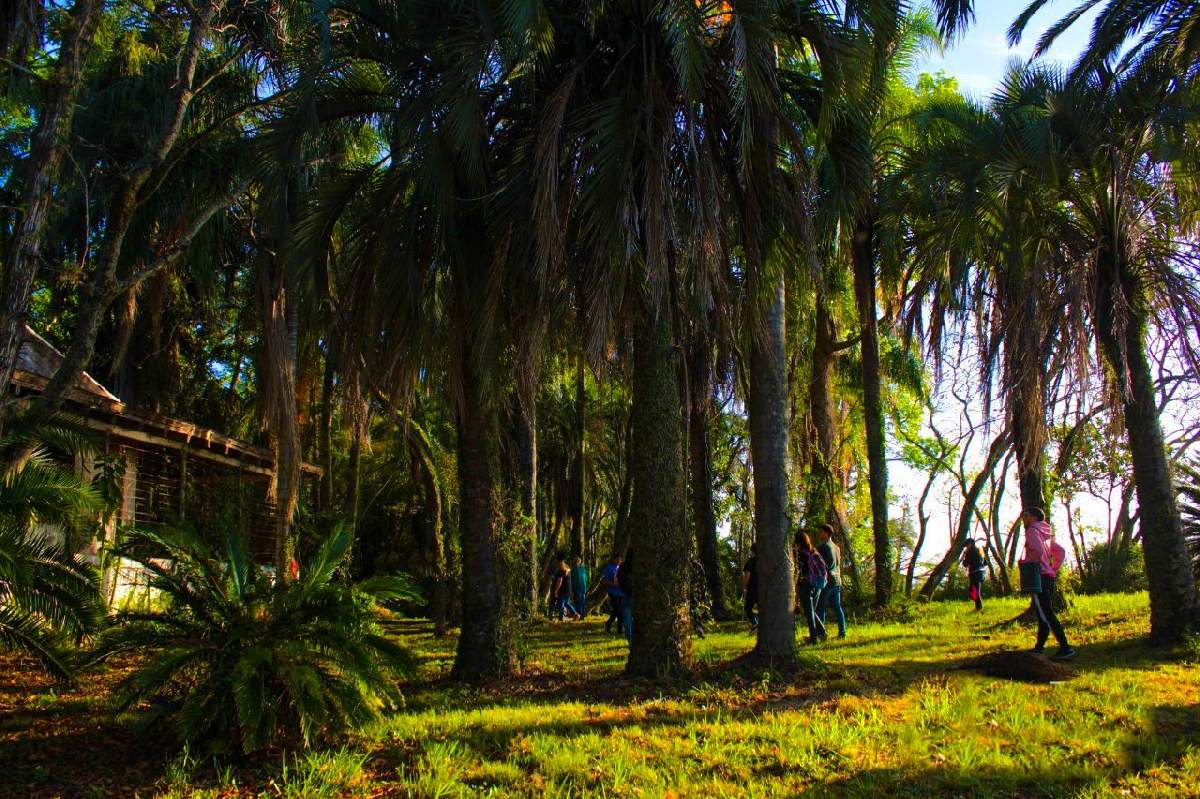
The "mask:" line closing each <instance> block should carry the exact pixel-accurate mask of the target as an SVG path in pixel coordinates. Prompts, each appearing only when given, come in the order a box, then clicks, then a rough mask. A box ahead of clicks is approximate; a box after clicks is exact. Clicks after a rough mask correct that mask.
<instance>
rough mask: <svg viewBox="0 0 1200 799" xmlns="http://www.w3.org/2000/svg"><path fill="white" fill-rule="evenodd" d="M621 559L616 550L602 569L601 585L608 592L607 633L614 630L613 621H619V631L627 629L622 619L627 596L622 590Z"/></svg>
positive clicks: (605, 627) (605, 626)
mask: <svg viewBox="0 0 1200 799" xmlns="http://www.w3.org/2000/svg"><path fill="white" fill-rule="evenodd" d="M621 561H622V558H621V555H620V554H619V553H615V552H614V553H613V556H612V558H610V559H609V561H608V563H607V564H606V565H605V567H604V568H603V569H601V570H600V587H601V588H603V589H604V590H605V591H606V592H607V593H608V618H607V619H606V620H605V621H604V632H606V633H607V632H612V624H613V622H616V623H617V632H618V633H622V632H624V630H625V627H624V623H623V622H622V620H621V603H622V601H623V599H624V596H625V595H624V594H623V593H622V592H621V582H620V578H619V575H620V572H621Z"/></svg>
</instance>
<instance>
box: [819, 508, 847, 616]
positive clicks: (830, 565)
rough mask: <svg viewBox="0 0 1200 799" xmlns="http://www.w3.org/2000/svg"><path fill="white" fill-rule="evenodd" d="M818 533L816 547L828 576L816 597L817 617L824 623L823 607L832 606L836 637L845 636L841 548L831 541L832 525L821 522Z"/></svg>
mask: <svg viewBox="0 0 1200 799" xmlns="http://www.w3.org/2000/svg"><path fill="white" fill-rule="evenodd" d="M818 535H819V536H820V538H821V543H820V545H819V546H818V547H817V552H818V553H820V555H821V558H822V560H824V561H825V569H826V571H827V572H828V575H829V576H828V578H827V579H826V582H825V588H823V589H822V590H821V595H820V598H818V599H817V618H818V619H820V621H821V623H822V624H824V623H825V609H826V608H832V609H833V615H834V617H835V618H836V619H837V625H838V638H839V639H840V638H845V637H846V611H844V610H842V550H841V549H840V548H839V547H838V545H837V544H835V543H833V525H831V524H822V525H821V527H820V529H819V530H818Z"/></svg>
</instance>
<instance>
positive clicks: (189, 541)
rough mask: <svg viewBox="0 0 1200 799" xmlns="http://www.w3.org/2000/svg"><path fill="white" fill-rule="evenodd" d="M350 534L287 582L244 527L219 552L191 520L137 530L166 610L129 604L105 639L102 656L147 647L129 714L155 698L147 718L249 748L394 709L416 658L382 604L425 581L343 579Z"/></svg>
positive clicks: (193, 737) (216, 743) (293, 740)
mask: <svg viewBox="0 0 1200 799" xmlns="http://www.w3.org/2000/svg"><path fill="white" fill-rule="evenodd" d="M350 541H351V536H350V533H349V531H348V530H347V529H346V528H344V527H341V526H338V527H336V528H335V529H334V530H333V532H332V533H331V534H330V535H329V536H328V538H326V539H325V540H324V541H323V542H322V543H321V544H320V546H319V547H318V548H317V550H316V552H315V553H314V555H313V557H312V558H311V560H310V561H309V562H308V563H307V565H305V566H303V567H302V568H301V571H300V577H299V579H297V580H295V581H291V582H283V583H280V584H275V583H273V582H272V580H271V579H270V578H269V577H268V576H267V575H266V574H264V573H263V571H262V570H260V569H258V568H257V567H256V566H255V565H254V563H253V562H252V560H251V559H250V557H249V556H248V554H247V553H248V550H247V547H246V546H245V542H244V540H243V539H242V538H241V537H240V536H238V535H236V534H233V533H230V534H228V535H227V536H226V538H225V541H224V545H223V547H221V548H220V551H217V548H216V547H213V546H212V545H210V544H209V543H207V542H206V541H205V540H204V539H203V538H202V537H200V536H198V535H196V534H195V533H192V532H189V531H186V530H182V529H170V530H165V531H160V532H146V531H139V532H138V533H136V534H134V535H133V536H131V538H130V539H129V540H127V541H126V542H125V543H124V544H123V545H122V550H123V552H124V554H125V555H126V556H127V557H130V558H132V559H134V560H136V561H138V562H139V563H141V564H142V566H143V567H144V568H146V569H147V570H148V571H149V572H150V573H151V574H152V578H151V585H152V586H153V587H154V588H156V589H158V590H159V591H161V592H162V594H163V596H164V597H165V598H166V600H167V607H166V608H165V609H164V610H162V611H159V612H133V611H131V612H124V613H121V614H119V615H118V616H117V619H116V623H115V625H114V626H113V627H112V628H111V629H109V630H108V631H106V632H105V633H104V634H103V635H102V636H101V639H100V642H99V646H98V650H97V657H98V659H100V658H107V657H110V656H112V655H114V654H116V653H119V652H128V651H133V652H142V653H146V655H147V657H146V659H145V660H144V662H142V663H141V664H140V665H139V666H138V667H137V668H136V670H135V671H134V672H133V673H131V674H130V675H129V676H128V677H127V678H125V679H124V680H123V681H122V682H121V683H120V684H119V686H118V689H117V694H116V697H115V699H116V709H117V711H118V712H123V711H127V710H129V709H130V708H132V707H134V706H135V705H137V704H138V703H141V702H145V701H149V702H150V704H151V705H152V707H154V708H155V711H153V712H152V713H151V715H150V717H149V718H148V720H147V721H148V722H149V723H155V722H160V721H167V722H171V723H173V724H174V725H175V727H176V729H177V732H178V734H179V738H180V739H181V740H182V741H183V742H184V743H186V744H190V745H193V746H199V747H202V748H207V749H208V750H209V751H211V752H213V753H217V754H221V753H225V752H230V751H235V750H240V751H241V752H243V753H247V754H249V753H251V752H255V751H257V750H259V749H262V748H263V747H265V746H267V745H269V744H273V743H280V744H285V745H297V744H298V745H302V746H308V744H309V743H310V742H312V741H313V740H314V739H315V738H317V737H320V736H326V735H329V734H331V733H335V732H338V731H341V730H344V729H347V728H350V727H355V726H359V725H362V724H364V723H366V722H369V721H372V720H374V719H376V718H378V716H379V713H380V711H381V710H382V709H386V708H391V707H394V706H396V705H397V704H398V703H399V702H400V701H401V696H400V693H399V689H398V688H397V687H396V684H395V680H394V678H395V677H396V676H397V675H398V674H401V673H405V672H407V670H408V668H409V658H408V656H407V653H406V652H405V650H403V649H402V648H401V647H399V646H398V645H396V644H395V643H394V642H392V641H391V640H389V639H388V638H387V637H386V636H385V635H384V634H383V632H382V630H381V629H380V628H379V624H378V622H379V619H380V614H381V610H380V607H379V605H378V604H377V603H378V602H379V601H382V600H387V599H393V598H396V599H399V598H403V599H411V598H412V597H413V595H414V593H415V592H414V589H413V588H412V586H411V583H410V581H409V580H408V579H407V578H403V577H375V578H372V579H369V580H366V581H364V582H362V583H359V584H357V585H354V586H350V585H343V584H341V583H338V582H336V581H335V579H334V576H335V573H336V572H337V570H338V568H339V567H340V566H341V564H342V563H343V561H344V560H345V558H346V553H347V550H348V549H349V546H350ZM164 559H165V561H166V562H169V563H170V565H163V563H164Z"/></svg>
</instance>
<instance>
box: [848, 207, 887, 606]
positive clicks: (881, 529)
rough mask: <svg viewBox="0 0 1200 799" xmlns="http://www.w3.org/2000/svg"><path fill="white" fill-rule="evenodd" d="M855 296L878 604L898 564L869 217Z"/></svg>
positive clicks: (860, 237)
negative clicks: (891, 523) (891, 514)
mask: <svg viewBox="0 0 1200 799" xmlns="http://www.w3.org/2000/svg"><path fill="white" fill-rule="evenodd" d="M852 255H853V260H854V298H855V304H856V305H857V306H858V319H859V326H860V329H861V334H860V338H861V341H860V347H861V351H862V359H861V360H862V390H863V423H864V426H865V428H866V433H867V464H868V482H869V484H870V491H871V532H872V536H873V539H874V542H875V607H877V608H878V607H883V606H884V605H886V604H887V603H888V602H890V601H891V598H892V590H893V585H892V584H893V575H894V570H895V564H894V563H893V562H892V544H891V533H890V530H889V529H888V495H887V490H888V474H887V443H886V440H885V438H884V420H883V399H882V388H881V378H880V372H879V328H878V321H877V313H876V305H875V232H874V224H873V222H872V221H871V220H870V219H869V218H867V219H863V220H862V221H860V222H859V224H858V227H857V229H856V230H855V231H854V245H853V252H852Z"/></svg>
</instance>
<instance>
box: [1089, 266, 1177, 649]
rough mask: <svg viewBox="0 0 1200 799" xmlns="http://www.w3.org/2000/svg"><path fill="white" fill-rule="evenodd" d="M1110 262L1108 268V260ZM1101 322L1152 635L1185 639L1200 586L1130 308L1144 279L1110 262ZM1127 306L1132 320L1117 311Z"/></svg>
mask: <svg viewBox="0 0 1200 799" xmlns="http://www.w3.org/2000/svg"><path fill="white" fill-rule="evenodd" d="M1102 263H1103V262H1102ZM1098 283H1099V297H1098V303H1097V310H1098V312H1099V315H1100V318H1099V319H1098V320H1097V327H1098V331H1097V332H1098V334H1099V340H1100V345H1101V351H1102V352H1103V353H1104V356H1105V360H1107V362H1108V365H1109V367H1110V368H1111V369H1112V371H1113V372H1114V374H1115V375H1116V376H1117V384H1118V386H1119V387H1120V388H1121V389H1122V390H1123V394H1124V402H1123V406H1122V410H1123V412H1124V417H1125V433H1126V436H1127V438H1128V441H1129V452H1130V455H1131V456H1132V460H1133V479H1134V484H1135V490H1136V494H1137V504H1138V512H1139V517H1140V530H1141V539H1142V548H1143V550H1144V552H1145V556H1146V558H1145V559H1146V581H1147V584H1148V585H1149V588H1150V637H1151V639H1152V640H1154V641H1155V642H1158V643H1170V642H1174V641H1178V640H1181V639H1182V638H1183V636H1185V635H1186V634H1188V633H1189V632H1195V631H1196V630H1197V629H1200V618H1198V615H1200V612H1198V610H1197V601H1196V583H1195V577H1194V575H1193V573H1192V570H1191V561H1190V559H1189V558H1188V550H1187V540H1186V538H1185V537H1184V534H1183V523H1182V521H1181V519H1180V516H1179V506H1178V504H1177V502H1176V499H1175V488H1174V485H1173V483H1172V480H1171V467H1170V464H1169V462H1168V460H1167V448H1166V443H1165V442H1164V440H1163V434H1162V427H1161V426H1160V424H1159V420H1158V395H1157V392H1156V390H1155V386H1154V375H1153V373H1152V372H1151V370H1150V362H1149V360H1148V359H1147V357H1146V325H1147V320H1146V313H1145V311H1144V310H1142V309H1140V308H1137V307H1129V305H1130V303H1131V301H1132V302H1133V303H1136V302H1137V301H1138V299H1139V298H1140V296H1141V295H1140V286H1139V285H1138V283H1137V278H1136V276H1135V275H1134V274H1132V270H1131V268H1130V267H1128V266H1127V265H1124V264H1121V263H1120V262H1119V261H1118V259H1116V258H1110V259H1109V260H1108V261H1107V268H1103V269H1102V270H1101V274H1100V276H1099V279H1098ZM1121 306H1124V307H1125V308H1126V311H1125V314H1124V317H1125V318H1120V317H1119V316H1118V311H1117V308H1119V307H1121Z"/></svg>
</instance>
